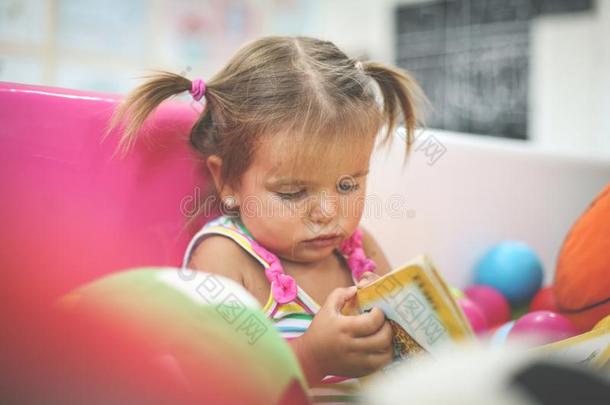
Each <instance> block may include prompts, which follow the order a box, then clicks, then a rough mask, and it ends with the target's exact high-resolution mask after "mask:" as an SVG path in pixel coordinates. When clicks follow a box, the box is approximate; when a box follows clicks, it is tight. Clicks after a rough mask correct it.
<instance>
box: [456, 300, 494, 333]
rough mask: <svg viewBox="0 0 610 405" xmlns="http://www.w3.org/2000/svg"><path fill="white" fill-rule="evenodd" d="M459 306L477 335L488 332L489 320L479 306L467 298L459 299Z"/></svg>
mask: <svg viewBox="0 0 610 405" xmlns="http://www.w3.org/2000/svg"><path fill="white" fill-rule="evenodd" d="M458 304H459V306H460V308H462V311H463V312H464V315H466V318H467V319H468V322H469V323H470V326H472V330H474V332H475V333H476V334H477V335H478V334H481V333H483V332H485V331H486V330H487V319H486V318H485V314H484V313H483V311H481V309H480V308H479V307H478V306H477V304H475V303H474V302H472V301H471V300H469V299H468V298H466V297H464V298H460V299H458Z"/></svg>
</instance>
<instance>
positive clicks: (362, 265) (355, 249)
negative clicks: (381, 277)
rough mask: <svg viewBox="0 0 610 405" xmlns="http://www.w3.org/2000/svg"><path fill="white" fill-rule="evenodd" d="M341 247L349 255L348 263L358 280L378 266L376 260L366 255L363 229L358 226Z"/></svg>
mask: <svg viewBox="0 0 610 405" xmlns="http://www.w3.org/2000/svg"><path fill="white" fill-rule="evenodd" d="M340 249H341V251H343V253H345V254H346V255H347V264H348V265H349V268H350V269H351V270H352V274H353V276H354V279H355V280H356V281H359V280H360V278H361V277H362V274H364V273H365V272H367V271H370V272H374V271H375V269H376V268H377V265H376V264H375V262H374V261H373V260H371V259H369V258H368V257H366V254H365V253H364V248H363V247H362V229H360V228H356V231H355V232H354V233H353V234H352V236H350V237H349V238H348V239H346V240H344V241H343V243H342V244H341V246H340Z"/></svg>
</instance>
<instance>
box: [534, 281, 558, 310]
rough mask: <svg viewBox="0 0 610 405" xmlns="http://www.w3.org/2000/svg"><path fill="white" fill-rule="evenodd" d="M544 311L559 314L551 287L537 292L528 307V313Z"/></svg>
mask: <svg viewBox="0 0 610 405" xmlns="http://www.w3.org/2000/svg"><path fill="white" fill-rule="evenodd" d="M545 310H546V311H553V312H559V308H557V300H556V299H555V293H554V292H553V286H547V287H543V288H541V289H540V290H538V292H537V293H536V295H534V299H533V300H532V302H531V303H530V306H529V312H533V311H545Z"/></svg>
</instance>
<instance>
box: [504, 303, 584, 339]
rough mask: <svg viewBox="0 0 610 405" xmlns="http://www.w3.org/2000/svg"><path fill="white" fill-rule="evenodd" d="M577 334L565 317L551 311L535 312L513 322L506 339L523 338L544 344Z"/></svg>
mask: <svg viewBox="0 0 610 405" xmlns="http://www.w3.org/2000/svg"><path fill="white" fill-rule="evenodd" d="M577 334H578V330H577V329H576V327H575V326H574V325H573V324H572V322H570V320H569V319H567V318H566V317H565V316H563V315H560V314H558V313H556V312H552V311H535V312H530V313H528V314H525V315H524V316H523V317H521V318H520V319H518V320H517V321H515V324H514V326H513V327H512V328H511V330H510V332H509V333H508V338H509V339H512V338H522V337H524V338H529V339H531V340H533V341H534V342H535V343H536V344H546V343H551V342H556V341H558V340H562V339H567V338H569V337H572V336H575V335H577Z"/></svg>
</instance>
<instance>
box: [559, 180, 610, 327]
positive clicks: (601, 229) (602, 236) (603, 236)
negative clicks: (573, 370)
mask: <svg viewBox="0 0 610 405" xmlns="http://www.w3.org/2000/svg"><path fill="white" fill-rule="evenodd" d="M609 229H610V184H608V185H607V186H606V187H605V189H604V190H603V191H602V192H601V193H600V194H599V195H598V196H597V197H596V198H595V200H594V201H593V202H592V203H591V205H590V206H589V208H588V209H587V210H586V212H585V213H584V214H582V215H581V217H580V218H578V220H577V221H576V223H575V224H574V225H573V226H572V228H571V229H570V232H569V233H568V235H567V236H566V238H565V240H564V242H563V245H562V246H561V250H560V252H559V256H558V258H557V269H556V271H555V282H554V285H555V288H554V292H555V297H556V298H557V306H558V307H559V308H560V309H561V313H562V314H563V315H565V316H566V317H568V318H569V319H570V320H571V321H572V322H573V323H574V324H575V325H576V326H577V327H578V328H579V329H580V330H581V331H583V332H584V331H588V330H590V329H591V328H592V327H593V325H595V324H596V323H597V322H598V321H599V320H600V319H602V318H603V317H605V316H606V315H608V314H610V277H609V276H608V272H609V270H610V267H609V263H610V232H609V231H608V230H609Z"/></svg>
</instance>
